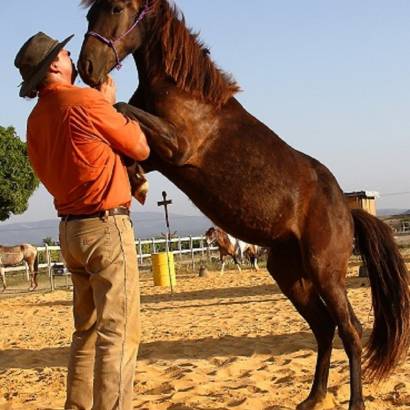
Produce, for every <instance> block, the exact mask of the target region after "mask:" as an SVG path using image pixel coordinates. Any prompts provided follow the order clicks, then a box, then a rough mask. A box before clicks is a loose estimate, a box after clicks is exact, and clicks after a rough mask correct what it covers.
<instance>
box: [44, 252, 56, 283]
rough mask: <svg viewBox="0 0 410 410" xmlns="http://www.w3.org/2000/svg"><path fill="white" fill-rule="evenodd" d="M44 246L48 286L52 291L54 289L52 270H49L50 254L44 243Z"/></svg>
mask: <svg viewBox="0 0 410 410" xmlns="http://www.w3.org/2000/svg"><path fill="white" fill-rule="evenodd" d="M44 246H45V248H46V261H47V270H48V278H49V280H50V288H51V290H52V291H53V290H54V277H53V272H52V271H51V256H50V250H49V249H48V245H47V244H44Z"/></svg>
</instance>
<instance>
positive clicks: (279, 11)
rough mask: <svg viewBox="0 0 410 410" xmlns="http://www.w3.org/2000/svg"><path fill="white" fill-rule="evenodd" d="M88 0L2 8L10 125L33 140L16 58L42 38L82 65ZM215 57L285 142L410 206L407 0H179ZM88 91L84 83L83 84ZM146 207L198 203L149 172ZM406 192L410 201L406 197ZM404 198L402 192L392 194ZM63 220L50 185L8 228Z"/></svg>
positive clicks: (347, 182)
mask: <svg viewBox="0 0 410 410" xmlns="http://www.w3.org/2000/svg"><path fill="white" fill-rule="evenodd" d="M79 3H80V2H79V0H78V1H77V0H70V1H69V0H59V1H55V0H41V1H37V2H35V1H32V0H18V1H14V2H5V3H4V4H3V5H2V15H3V16H6V18H3V19H2V24H1V25H0V36H1V39H2V41H1V46H0V47H1V56H2V60H1V61H2V64H1V65H0V76H1V79H2V93H1V97H0V125H2V126H9V125H12V126H14V127H15V128H16V129H17V132H18V134H19V135H20V136H21V137H22V139H25V121H26V118H27V116H28V114H29V113H30V111H31V109H32V107H33V104H34V102H32V101H26V100H23V99H21V98H19V97H18V88H17V85H18V84H19V83H20V81H21V80H20V77H19V74H18V72H17V70H16V69H15V68H14V65H13V61H14V56H15V54H16V52H17V50H18V49H19V47H20V46H21V45H22V44H23V43H24V41H25V40H26V39H27V38H28V37H30V36H31V35H33V34H35V33H36V32H37V31H40V30H41V31H45V32H46V33H48V34H49V35H51V36H52V37H55V38H57V39H60V40H62V39H64V38H65V37H67V36H68V35H69V34H71V33H75V35H76V36H75V38H74V39H73V40H72V41H71V42H70V43H69V45H68V47H67V48H69V49H70V51H72V53H73V55H74V58H75V60H76V59H77V56H78V52H79V49H80V45H81V42H82V38H83V35H84V33H85V31H86V20H85V14H86V10H84V9H83V8H81V7H80V6H79ZM176 3H177V5H178V6H179V7H180V8H181V9H182V11H183V12H184V14H185V17H186V20H187V23H188V25H189V26H190V27H192V28H194V30H196V31H200V33H201V35H200V37H201V39H202V40H203V41H204V42H205V43H206V44H207V45H208V46H209V47H210V48H211V52H212V58H213V60H214V61H215V62H216V63H217V64H218V65H219V66H220V67H221V68H223V69H224V70H226V71H228V72H231V73H232V74H233V75H234V77H235V78H236V80H237V81H238V83H239V84H240V85H241V88H242V92H241V93H240V94H238V99H239V100H240V101H241V103H242V104H244V106H245V107H246V108H247V109H248V111H250V112H251V113H252V114H253V115H255V116H256V117H258V118H259V119H260V120H262V121H263V122H265V123H266V124H267V125H268V126H270V127H271V128H272V129H273V130H274V131H275V132H277V133H278V134H279V135H280V136H281V137H282V138H283V139H284V140H285V141H286V142H288V143H289V144H290V145H292V146H293V147H295V148H297V149H299V150H301V151H304V152H306V153H308V154H310V155H312V156H314V157H315V158H317V159H319V160H320V161H321V162H323V163H324V164H325V165H327V166H328V167H329V168H330V169H331V171H332V172H333V173H334V175H335V176H336V178H337V179H338V181H339V183H340V185H341V186H342V188H343V189H344V190H345V191H351V190H356V189H368V190H375V191H379V192H380V193H381V198H380V199H379V200H378V207H379V208H390V207H399V208H410V193H409V192H410V167H409V165H408V158H409V156H410V143H409V134H410V114H409V112H410V54H409V44H410V31H409V30H408V23H409V18H410V2H408V1H407V0H391V1H389V2H387V1H381V0H371V1H370V0H361V1H360V2H358V1H352V0H344V1H328V0H310V1H309V2H307V1H303V0H298V1H296V0H281V1H276V0H255V1H253V2H249V1H247V0H246V1H245V0H212V1H200V0H177V1H176ZM114 78H115V79H116V81H117V85H118V99H119V100H127V99H128V98H129V97H130V96H131V94H132V92H133V90H134V89H135V88H136V86H137V76H136V71H135V67H134V64H133V61H132V60H131V59H127V60H126V63H125V66H124V68H123V69H122V70H121V71H120V72H115V73H114ZM80 84H81V83H80ZM149 180H150V183H151V192H150V196H149V200H148V203H147V205H146V206H145V207H144V208H141V207H140V206H138V205H136V204H134V205H133V208H134V210H146V211H154V210H157V207H156V201H157V200H160V199H161V192H162V190H164V189H165V190H167V191H168V192H169V196H171V197H172V198H173V200H174V205H173V207H172V210H173V211H174V212H178V213H185V214H195V213H197V210H196V208H195V207H194V206H193V204H192V203H191V202H190V201H189V200H188V199H187V198H186V197H185V195H183V194H182V193H181V192H180V191H178V190H177V189H176V188H175V187H174V186H173V185H172V184H171V183H169V182H168V181H167V180H166V179H165V178H163V177H162V176H160V175H159V174H157V173H155V174H151V175H150V176H149ZM404 192H407V194H403V193H404ZM395 193H399V194H397V195H391V194H395ZM54 216H55V211H54V209H53V206H52V199H51V197H50V196H49V194H48V193H47V192H46V191H45V189H44V188H40V189H39V190H38V191H37V192H36V193H35V194H34V195H33V197H32V198H31V200H30V205H29V209H28V211H27V212H26V213H25V214H23V215H21V216H15V217H13V218H11V219H10V220H9V221H10V222H13V221H29V220H38V219H44V218H51V217H54Z"/></svg>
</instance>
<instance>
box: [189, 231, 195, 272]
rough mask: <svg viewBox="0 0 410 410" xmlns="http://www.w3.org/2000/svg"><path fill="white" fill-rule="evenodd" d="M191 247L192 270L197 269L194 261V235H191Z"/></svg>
mask: <svg viewBox="0 0 410 410" xmlns="http://www.w3.org/2000/svg"><path fill="white" fill-rule="evenodd" d="M189 247H190V249H191V264H192V270H194V269H195V261H194V241H193V239H192V236H190V237H189Z"/></svg>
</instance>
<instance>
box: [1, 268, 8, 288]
mask: <svg viewBox="0 0 410 410" xmlns="http://www.w3.org/2000/svg"><path fill="white" fill-rule="evenodd" d="M0 278H1V283H2V285H3V290H2V292H4V291H5V290H6V289H7V283H6V270H5V269H4V268H3V267H0Z"/></svg>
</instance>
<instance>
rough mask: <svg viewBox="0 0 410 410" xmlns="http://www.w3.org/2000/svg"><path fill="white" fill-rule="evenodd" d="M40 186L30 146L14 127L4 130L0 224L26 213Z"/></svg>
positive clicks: (0, 157)
mask: <svg viewBox="0 0 410 410" xmlns="http://www.w3.org/2000/svg"><path fill="white" fill-rule="evenodd" d="M38 184H39V182H38V179H37V178H36V176H35V175H34V172H33V170H32V168H31V166H30V163H29V160H28V156H27V146H26V144H25V143H24V142H23V141H21V140H20V138H19V137H18V136H17V134H16V131H15V129H14V128H13V127H8V128H4V127H1V126H0V221H4V220H6V219H7V218H9V217H10V216H11V214H21V213H23V212H24V211H25V210H26V209H27V206H28V200H29V198H30V196H31V195H32V193H33V192H34V190H35V189H36V188H37V187H38Z"/></svg>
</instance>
